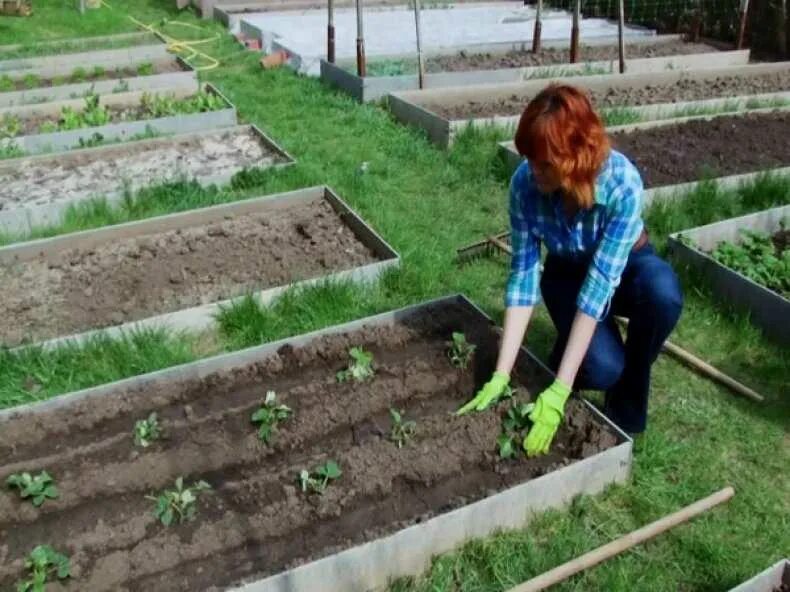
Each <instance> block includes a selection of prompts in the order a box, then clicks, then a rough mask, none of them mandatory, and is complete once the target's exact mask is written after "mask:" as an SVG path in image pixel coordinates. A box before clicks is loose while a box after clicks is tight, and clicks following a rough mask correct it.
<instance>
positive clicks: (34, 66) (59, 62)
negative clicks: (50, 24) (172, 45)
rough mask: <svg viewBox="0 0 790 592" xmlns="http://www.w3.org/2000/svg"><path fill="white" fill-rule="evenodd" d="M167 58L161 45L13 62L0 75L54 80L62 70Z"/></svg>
mask: <svg viewBox="0 0 790 592" xmlns="http://www.w3.org/2000/svg"><path fill="white" fill-rule="evenodd" d="M168 55H170V54H169V53H168V51H167V46H166V45H165V44H164V43H157V44H154V45H132V46H130V47H121V48H119V49H101V50H96V51H86V52H82V53H64V54H58V55H48V56H38V57H32V58H15V59H12V60H4V61H2V62H0V74H7V75H9V76H11V77H14V76H17V75H21V76H24V75H25V74H29V73H30V72H31V70H33V71H34V73H35V74H38V75H39V76H57V75H58V74H59V73H61V72H62V71H63V70H64V69H73V68H75V67H77V66H83V67H85V66H104V67H110V66H122V65H127V64H130V63H139V62H145V61H155V60H161V59H163V58H166V57H167V56H168Z"/></svg>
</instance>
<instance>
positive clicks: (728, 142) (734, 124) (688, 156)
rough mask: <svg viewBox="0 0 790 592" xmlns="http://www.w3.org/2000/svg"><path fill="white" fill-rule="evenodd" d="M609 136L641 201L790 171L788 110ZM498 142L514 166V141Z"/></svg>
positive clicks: (632, 128)
mask: <svg viewBox="0 0 790 592" xmlns="http://www.w3.org/2000/svg"><path fill="white" fill-rule="evenodd" d="M609 135H610V137H611V140H612V144H613V146H614V147H615V148H616V149H618V150H620V151H621V152H623V154H625V155H626V156H627V157H628V158H629V159H630V160H631V161H632V162H633V163H634V164H635V165H636V166H637V168H638V169H639V172H640V174H641V175H642V181H643V182H644V185H645V188H646V189H647V191H646V192H645V200H644V201H645V204H647V203H649V202H650V201H652V200H654V199H656V198H657V197H659V196H660V197H670V196H673V195H677V194H680V193H684V192H688V191H689V190H690V189H692V188H693V186H694V185H696V184H697V183H698V182H699V180H700V179H716V180H717V182H719V183H722V184H724V185H734V184H737V183H739V182H742V181H744V180H746V179H747V178H748V177H749V176H754V175H755V174H761V173H762V172H763V171H773V172H775V173H778V174H790V108H784V109H777V110H766V111H760V112H754V113H746V114H740V115H717V116H702V117H692V118H687V119H684V120H678V121H677V122H674V121H671V120H668V121H655V122H647V123H640V124H635V125H628V126H620V127H614V128H609ZM500 146H501V147H502V152H503V157H504V159H505V161H506V162H507V164H508V166H509V167H510V168H511V169H512V170H515V168H516V167H517V166H518V164H519V163H520V162H521V160H522V158H521V155H519V154H518V152H517V151H516V149H515V146H514V145H513V142H504V143H502V144H501V145H500Z"/></svg>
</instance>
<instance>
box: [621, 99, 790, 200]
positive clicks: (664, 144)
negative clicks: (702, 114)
mask: <svg viewBox="0 0 790 592" xmlns="http://www.w3.org/2000/svg"><path fill="white" fill-rule="evenodd" d="M612 141H613V144H614V146H615V148H617V149H618V150H620V151H621V152H623V153H624V154H625V155H626V156H628V158H629V159H630V160H631V161H632V162H633V163H634V164H635V165H636V166H637V168H638V169H639V172H640V173H641V175H642V180H643V182H644V184H645V187H659V186H662V185H674V184H676V183H684V182H688V181H697V180H699V179H700V178H702V177H706V176H707V177H719V176H724V175H735V174H739V173H749V172H754V171H760V170H763V169H770V168H777V167H783V166H790V113H788V112H775V113H768V114H747V115H742V116H725V117H716V118H714V119H712V120H710V121H704V120H695V121H687V122H685V123H679V124H676V125H669V126H663V127H657V128H652V129H646V130H640V131H636V132H631V133H617V134H613V135H612Z"/></svg>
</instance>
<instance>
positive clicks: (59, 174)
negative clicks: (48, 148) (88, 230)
mask: <svg viewBox="0 0 790 592" xmlns="http://www.w3.org/2000/svg"><path fill="white" fill-rule="evenodd" d="M285 160H286V159H285V158H284V157H283V156H281V155H280V154H279V153H277V152H274V151H273V150H271V149H270V148H269V147H268V146H267V145H266V144H262V143H261V142H260V140H259V137H258V136H257V135H256V134H255V133H254V132H252V131H251V130H250V131H243V132H240V131H238V130H218V131H217V132H216V133H212V134H206V135H201V136H197V137H195V136H190V137H179V136H176V137H174V138H172V139H166V140H163V141H158V140H155V141H145V142H131V143H127V144H118V145H116V146H108V147H106V148H103V149H101V150H98V151H97V150H89V151H85V152H80V153H64V154H62V155H55V156H51V157H48V158H41V157H37V158H33V159H25V160H22V161H20V162H17V163H14V164H13V165H9V164H5V165H4V164H3V162H2V161H0V211H2V210H7V209H14V208H18V207H25V206H38V205H45V204H50V203H62V202H69V201H74V200H79V199H85V198H88V197H92V196H96V195H99V196H100V195H107V194H108V193H111V192H114V191H117V190H119V189H120V188H122V187H123V184H124V182H126V183H128V185H129V187H130V188H138V187H141V186H145V185H152V184H155V183H156V182H157V181H164V180H166V179H174V178H176V177H178V176H183V177H186V178H190V179H191V178H193V177H195V176H201V177H211V176H218V175H221V174H233V173H236V172H239V171H241V170H243V169H246V168H253V167H258V168H267V167H270V166H273V165H275V164H278V163H282V162H285Z"/></svg>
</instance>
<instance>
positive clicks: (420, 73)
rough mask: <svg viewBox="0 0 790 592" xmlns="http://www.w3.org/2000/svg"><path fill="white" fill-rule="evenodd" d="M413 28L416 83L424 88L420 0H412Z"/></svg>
mask: <svg viewBox="0 0 790 592" xmlns="http://www.w3.org/2000/svg"><path fill="white" fill-rule="evenodd" d="M414 27H415V29H416V33H417V82H418V84H419V87H420V88H424V86H425V64H424V63H423V61H422V36H421V33H420V0H414Z"/></svg>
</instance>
